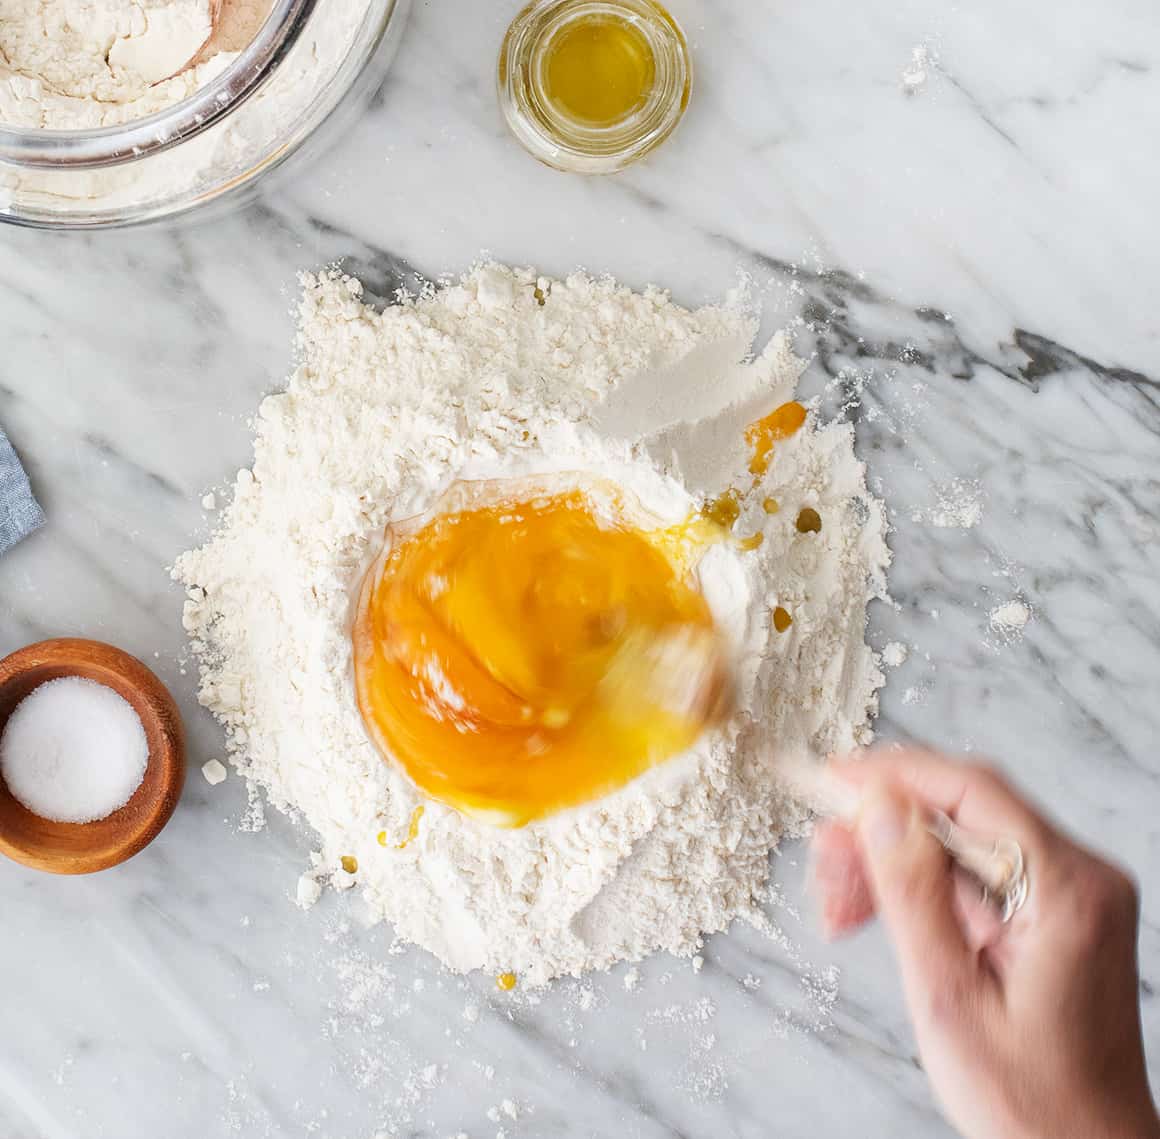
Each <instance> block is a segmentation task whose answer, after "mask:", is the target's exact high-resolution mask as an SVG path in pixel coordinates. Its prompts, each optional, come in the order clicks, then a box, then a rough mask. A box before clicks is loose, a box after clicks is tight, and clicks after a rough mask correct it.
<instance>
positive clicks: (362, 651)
mask: <svg viewBox="0 0 1160 1139" xmlns="http://www.w3.org/2000/svg"><path fill="white" fill-rule="evenodd" d="M605 499H607V496H602V501H601V504H600V508H599V509H598V508H597V506H596V504H595V503H594V501H593V499H592V497H591V496H590V495H589V494H588V493H586V492H585V491H584V490H570V491H566V492H561V493H554V494H536V495H531V496H529V497H524V498H516V499H508V500H503V501H491V502H483V503H479V504H468V505H466V506H465V507H464V508H459V509H445V510H443V511H442V512H439V513H436V514H434V515H433V516H431V517H429V518H427V519H425V520H419V521H416V522H412V523H410V524H405V525H402V526H399V527H396V528H393V530H392V532H391V533H390V534H389V535H388V545H387V547H386V549H385V550H384V552H383V554H382V556H381V557H380V559H379V560H378V562H377V563H376V565H375V566H374V567H372V569H371V571H370V572H369V573H368V575H367V577H366V579H365V581H364V584H363V588H362V592H361V596H360V599H359V606H358V613H357V617H356V621H355V627H354V661H355V683H356V692H357V697H358V703H359V708H360V711H361V713H362V716H363V720H364V722H365V724H366V726H367V729H368V732H369V734H370V736H371V738H372V740H373V741H374V742H375V743H376V745H377V746H378V747H379V749H380V751H382V752H383V753H384V754H385V755H386V756H389V757H391V758H392V759H393V760H394V761H395V762H397V763H398V764H399V765H401V767H402V768H403V769H404V770H405V771H406V773H407V774H408V775H409V776H410V778H411V779H412V780H413V781H414V782H415V783H416V784H417V785H418V786H419V787H420V788H421V789H422V790H423V791H425V792H426V793H427V794H428V795H430V796H432V797H433V798H435V799H439V800H441V801H443V802H445V803H447V804H449V805H451V806H453V807H455V808H457V809H458V810H460V811H463V812H464V813H467V814H472V815H475V816H477V817H481V818H484V819H486V820H487V821H489V822H493V823H497V824H499V825H506V826H521V825H523V824H525V823H527V822H530V821H532V820H534V819H538V818H542V817H544V816H545V815H548V814H551V813H552V812H554V811H557V810H560V809H562V808H564V807H568V806H572V805H575V804H578V803H582V802H587V801H589V800H591V799H595V798H598V797H599V796H601V795H604V794H607V793H609V792H610V791H613V790H616V789H617V788H619V787H621V786H623V785H624V784H626V783H627V782H629V781H630V780H632V779H634V778H635V777H636V776H638V775H640V774H642V773H643V772H644V771H646V770H647V769H649V768H651V767H652V766H654V765H655V764H657V763H659V762H661V761H663V760H665V759H668V758H670V757H671V756H674V755H676V754H678V753H679V752H681V751H684V750H685V749H686V748H688V747H689V746H690V745H691V744H692V743H694V742H695V740H696V738H697V737H698V736H699V735H700V734H701V732H702V731H703V730H704V728H705V726H706V723H707V721H708V720H711V719H712V718H713V715H714V714H715V710H719V706H720V701H721V698H722V693H723V691H724V690H725V688H726V687H727V686H726V683H725V665H724V659H725V657H724V650H723V648H722V646H721V642H720V638H719V636H718V633H717V630H716V628H715V626H714V623H713V617H712V614H711V613H710V610H709V606H708V604H707V603H706V601H705V599H704V597H703V596H702V595H701V593H700V591H699V590H698V589H697V588H696V586H695V583H694V582H693V580H692V578H691V576H690V574H689V573H688V572H687V570H686V568H685V566H684V565H683V564H682V560H681V559H677V558H674V557H672V556H670V554H669V553H667V552H666V549H668V548H670V547H671V545H672V541H671V528H670V529H669V530H666V531H660V530H657V531H653V530H650V529H649V528H648V527H647V526H641V525H639V524H638V523H639V519H637V520H633V519H632V518H631V517H630V513H631V512H630V511H629V510H627V509H626V508H625V507H624V503H623V499H620V500H619V503H618V501H617V500H616V499H615V498H614V499H613V500H612V501H611V502H609V501H605ZM657 646H661V648H662V650H663V649H664V648H665V647H666V646H667V648H668V649H669V650H672V651H670V652H669V655H668V657H666V656H665V655H664V652H663V651H662V652H661V654H660V655H659V656H658V655H657V654H656V652H655V651H654V650H656V648H657ZM690 665H691V666H692V667H690ZM698 666H703V667H698Z"/></svg>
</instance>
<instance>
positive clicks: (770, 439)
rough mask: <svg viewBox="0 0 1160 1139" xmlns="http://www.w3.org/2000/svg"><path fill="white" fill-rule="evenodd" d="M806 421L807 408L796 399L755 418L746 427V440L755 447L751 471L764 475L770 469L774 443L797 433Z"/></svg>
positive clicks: (750, 461) (751, 472)
mask: <svg viewBox="0 0 1160 1139" xmlns="http://www.w3.org/2000/svg"><path fill="white" fill-rule="evenodd" d="M805 421H806V409H805V408H804V407H803V406H802V405H801V404H800V403H798V402H797V401H796V400H790V402H789V403H783V404H782V405H781V406H780V407H775V408H774V409H773V411H771V412H770V413H769V414H768V415H766V416H764V417H763V418H761V419H757V420H754V422H753V423H751V424H750V425H749V426H748V427H747V428H746V429H745V442H746V443H748V444H749V446H750V447H751V448H752V449H753V454H752V455H751V457H750V459H749V473H750V474H751V475H758V476H760V475H763V474H765V472H766V471H768V470H769V457H770V455H771V454H773V447H774V444H775V443H777V442H778V441H779V440H781V439H788V438H789V437H790V436H791V435H794V434H796V433H797V431H798V430H799V429H800V427H801V425H802V424H803V423H805Z"/></svg>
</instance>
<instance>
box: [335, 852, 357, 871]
mask: <svg viewBox="0 0 1160 1139" xmlns="http://www.w3.org/2000/svg"><path fill="white" fill-rule="evenodd" d="M339 861H340V862H341V863H342V868H343V870H345V871H346V872H347V873H348V874H357V873H358V859H357V858H355V856H354V855H353V854H344V855H343V856H342V857H341V858H340V859H339Z"/></svg>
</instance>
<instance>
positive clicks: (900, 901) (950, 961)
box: [857, 786, 978, 1011]
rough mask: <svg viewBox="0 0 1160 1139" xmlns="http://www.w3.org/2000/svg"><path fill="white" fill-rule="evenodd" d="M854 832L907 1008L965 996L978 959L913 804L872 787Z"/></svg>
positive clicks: (942, 861)
mask: <svg viewBox="0 0 1160 1139" xmlns="http://www.w3.org/2000/svg"><path fill="white" fill-rule="evenodd" d="M857 835H858V840H859V844H860V845H861V847H862V857H863V859H864V860H865V863H866V867H867V870H868V872H869V876H870V883H871V887H872V889H873V891H874V897H875V901H876V903H877V908H878V913H879V915H880V917H881V918H882V920H883V922H884V923H885V924H886V928H887V931H888V932H889V934H890V938H891V941H892V942H893V943H894V951H895V955H896V956H897V958H898V963H899V966H900V968H901V970H902V981H903V985H904V987H905V989H906V994H907V998H908V1000H909V1001H910V1004H911V1009H912V1011H917V1010H919V1009H923V1008H929V1007H930V1006H931V1001H932V1000H936V1001H939V1002H941V1001H942V1000H943V998H944V997H947V996H949V995H950V994H952V993H954V994H959V995H966V993H965V991H964V990H966V989H969V987H970V985H969V981H970V979H971V978H972V977H973V976H975V975H976V973H977V971H978V962H977V958H976V957H975V954H974V953H973V952H972V951H971V950H970V948H969V946H968V945H967V942H966V938H965V935H964V933H963V929H962V927H961V925H960V924H959V920H958V917H957V915H956V913H955V879H954V875H953V873H952V870H951V865H950V860H949V859H948V857H947V854H946V852H945V851H944V850H943V848H942V846H941V845H940V844H939V842H938V841H937V840H936V839H935V838H934V837H932V836H931V835H930V834H929V833H928V832H927V830H926V827H925V825H924V824H923V821H922V817H921V815H920V813H919V810H918V808H917V806H916V805H915V804H914V803H913V802H911V801H909V800H907V799H905V798H902V797H901V796H900V795H899V794H898V793H897V792H896V791H894V790H892V789H891V788H889V787H886V786H879V787H876V788H874V789H872V790H871V791H870V793H869V795H868V797H867V799H866V800H865V802H864V803H863V806H862V809H861V811H860V813H859V816H858V821H857Z"/></svg>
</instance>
